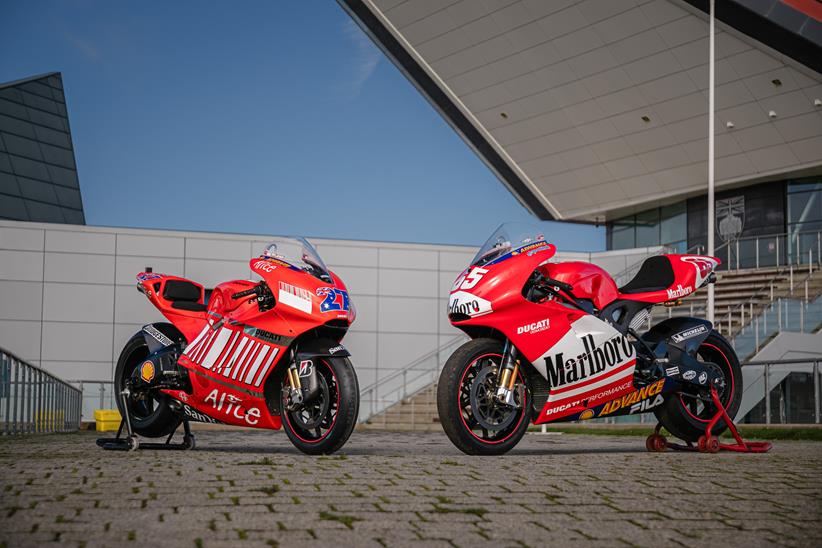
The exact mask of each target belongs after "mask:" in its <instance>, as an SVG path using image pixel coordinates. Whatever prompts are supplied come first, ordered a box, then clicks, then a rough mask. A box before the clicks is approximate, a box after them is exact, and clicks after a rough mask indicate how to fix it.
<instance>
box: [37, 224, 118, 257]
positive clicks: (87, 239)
mask: <svg viewBox="0 0 822 548" xmlns="http://www.w3.org/2000/svg"><path fill="white" fill-rule="evenodd" d="M46 251H61V252H64V253H103V254H107V255H113V254H114V235H113V234H100V233H95V232H80V231H64V230H56V229H55V230H47V231H46Z"/></svg>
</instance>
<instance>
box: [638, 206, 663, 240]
mask: <svg viewBox="0 0 822 548" xmlns="http://www.w3.org/2000/svg"><path fill="white" fill-rule="evenodd" d="M652 245H659V209H651V210H649V211H643V212H642V213H637V216H636V247H646V246H652Z"/></svg>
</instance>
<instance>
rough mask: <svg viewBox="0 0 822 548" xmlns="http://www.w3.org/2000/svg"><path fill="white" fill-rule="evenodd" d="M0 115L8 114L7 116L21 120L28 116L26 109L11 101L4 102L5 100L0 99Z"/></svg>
mask: <svg viewBox="0 0 822 548" xmlns="http://www.w3.org/2000/svg"><path fill="white" fill-rule="evenodd" d="M0 114H8V115H9V116H14V117H15V118H22V119H23V120H26V119H28V117H29V116H28V114H26V107H24V106H23V105H18V104H17V103H12V102H11V101H6V100H5V99H0Z"/></svg>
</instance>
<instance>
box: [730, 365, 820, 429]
mask: <svg viewBox="0 0 822 548" xmlns="http://www.w3.org/2000/svg"><path fill="white" fill-rule="evenodd" d="M820 361H822V357H818V358H799V359H793V360H763V361H752V362H748V363H747V364H745V367H743V370H744V369H746V368H748V367H751V366H761V367H762V368H763V372H762V380H763V388H762V398H763V402H764V404H763V403H762V402H761V403H760V404H759V406H758V407H760V409H759V411H760V412H761V411H762V409H761V408H762V407H764V421H763V422H764V423H765V424H772V423H773V422H774V421H773V408H774V402H773V397H774V395H776V396H777V402H776V406H775V407H776V408H777V411H778V412H779V421H778V424H785V423H798V422H810V421H801V420H797V419H796V418H791V413H790V409H791V408H792V407H794V408H801V407H805V408H806V409H807V406H806V405H805V404H806V403H808V402H806V401H802V399H801V398H797V397H796V396H794V397H791V396H790V394H787V395H786V393H785V392H786V391H785V389H784V388H783V387H784V386H785V385H786V381H787V379H786V378H785V376H784V373H785V369H787V370H788V371H789V373H788V374H796V373H802V374H811V375H812V376H813V407H812V411H811V413H809V415H811V414H812V416H813V422H814V423H815V424H819V423H820V411H822V402H821V401H820V379H819V362H820ZM775 368H781V369H782V370H783V371H782V373H783V377H782V380H781V381H780V382H778V383H776V386H774V383H773V382H772V378H773V377H772V375H773V374H774V372H773V370H774V369H775ZM777 389H778V391H777ZM775 391H777V392H778V393H776V394H774V392H775ZM756 411H757V408H756V407H755V408H754V409H752V410H751V411H750V412H748V413H747V414H746V417H750V415H752V414H757V413H756ZM740 418H741V417H740ZM755 422H760V421H755Z"/></svg>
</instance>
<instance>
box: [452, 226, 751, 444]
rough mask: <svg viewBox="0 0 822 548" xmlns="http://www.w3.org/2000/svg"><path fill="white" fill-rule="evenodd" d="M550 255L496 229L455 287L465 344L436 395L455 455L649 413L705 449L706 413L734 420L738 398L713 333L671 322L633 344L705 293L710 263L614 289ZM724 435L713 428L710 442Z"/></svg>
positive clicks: (726, 350) (666, 267) (528, 230)
mask: <svg viewBox="0 0 822 548" xmlns="http://www.w3.org/2000/svg"><path fill="white" fill-rule="evenodd" d="M555 252H556V248H555V247H554V246H553V245H551V244H549V243H548V242H546V241H545V238H544V236H543V234H542V233H541V232H540V231H539V230H538V229H535V228H532V227H529V226H527V225H526V226H523V225H517V224H504V225H502V226H500V228H498V229H497V231H496V232H494V234H493V235H492V236H491V238H490V239H489V240H488V241H487V242H486V243H485V245H483V246H482V248H481V249H480V251H479V252H478V253H477V255H476V257H475V258H474V260H473V261H472V262H471V265H470V266H469V267H468V268H467V269H466V270H465V271H464V272H463V273H462V274H461V275H460V276H459V277H458V278H457V280H456V282H455V283H454V286H453V288H452V290H451V296H450V300H449V304H448V317H449V319H450V320H451V323H452V324H453V325H454V326H455V327H457V328H458V329H461V330H462V331H464V332H465V333H466V334H467V335H469V336H470V337H471V340H470V341H468V342H467V343H465V344H464V345H463V346H461V347H460V348H459V349H457V350H456V351H455V352H454V354H453V355H452V356H451V357H450V358H449V359H448V361H447V362H446V364H445V367H444V368H443V370H442V373H441V375H440V379H439V385H438V387H437V407H438V411H439V416H440V421H441V423H442V426H443V429H444V430H445V433H446V434H447V435H448V437H449V438H450V439H451V441H452V442H453V443H454V445H456V446H457V447H458V448H459V449H461V450H462V451H463V452H465V453H468V454H482V455H490V454H501V453H505V452H506V451H508V450H510V449H511V448H512V447H514V446H515V445H516V444H517V442H519V440H520V439H521V438H522V436H523V435H524V434H525V431H526V430H527V429H528V426H529V424H530V423H532V422H533V423H535V424H542V423H548V422H557V421H576V420H585V419H592V418H595V417H613V416H617V415H626V414H637V413H646V412H653V413H654V414H655V415H656V417H657V418H658V419H659V421H660V423H661V424H662V425H663V426H664V427H665V428H666V429H667V430H668V431H669V432H671V433H672V434H673V435H675V436H677V437H679V438H681V439H683V440H685V441H688V442H693V441H697V440H700V438H702V441H705V439H707V438H706V437H705V433H706V431H708V432H709V434H708V436H711V434H710V429H709V428H708V425H709V423H710V422H711V419H712V418H713V417H714V416H715V415H717V411H718V408H717V406H716V405H715V404H714V401H721V404H722V405H723V406H724V407H725V409H726V411H727V416H728V417H729V418H730V419H731V420H732V419H733V417H734V416H735V414H736V412H737V410H738V408H739V404H740V401H741V398H742V374H741V370H740V366H739V360H738V359H737V356H736V354H735V353H734V351H733V349H732V348H731V346H730V344H729V343H728V341H726V340H725V339H724V338H723V337H722V336H721V335H720V334H719V333H717V332H716V331H715V330H713V326H712V325H711V323H710V322H708V321H705V320H702V319H698V318H670V319H667V320H665V321H662V322H660V323H658V324H656V325H654V326H653V327H651V328H650V330H648V331H647V332H646V333H644V334H642V335H639V334H638V333H637V331H638V330H639V329H640V327H641V326H643V325H645V324H646V323H647V322H648V318H649V316H650V312H649V310H650V309H651V307H653V306H654V305H657V304H663V303H664V304H666V305H672V304H674V303H677V302H678V301H679V300H680V299H681V298H682V297H685V296H687V295H690V294H691V293H693V292H694V291H696V290H697V289H699V288H700V287H702V286H704V285H706V284H708V283H713V282H714V281H715V275H714V274H713V269H714V268H715V267H716V266H717V265H718V264H719V259H716V258H715V257H705V256H699V255H659V256H653V257H649V258H648V259H646V260H645V262H644V263H643V264H642V266H641V268H640V269H639V271H638V272H637V274H636V276H635V277H634V278H633V279H632V280H631V281H630V282H629V283H628V284H626V285H625V286H623V287H621V288H618V287H617V286H616V284H615V283H614V280H613V279H612V278H611V277H610V276H609V275H608V273H607V272H605V271H604V270H603V269H602V268H599V267H598V266H595V265H593V264H589V263H584V262H551V261H550V259H551V258H552V257H553V255H554V253H555ZM712 392H713V393H714V394H715V395H717V396H718V400H714V399H713V396H712ZM712 426H713V425H712ZM725 427H726V424H725V423H724V422H723V421H719V423H718V424H716V426H713V428H712V431H713V434H715V435H718V434H719V433H720V432H721V431H722V430H724V429H725ZM711 439H712V440H713V441H715V438H711ZM713 441H712V443H713Z"/></svg>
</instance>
